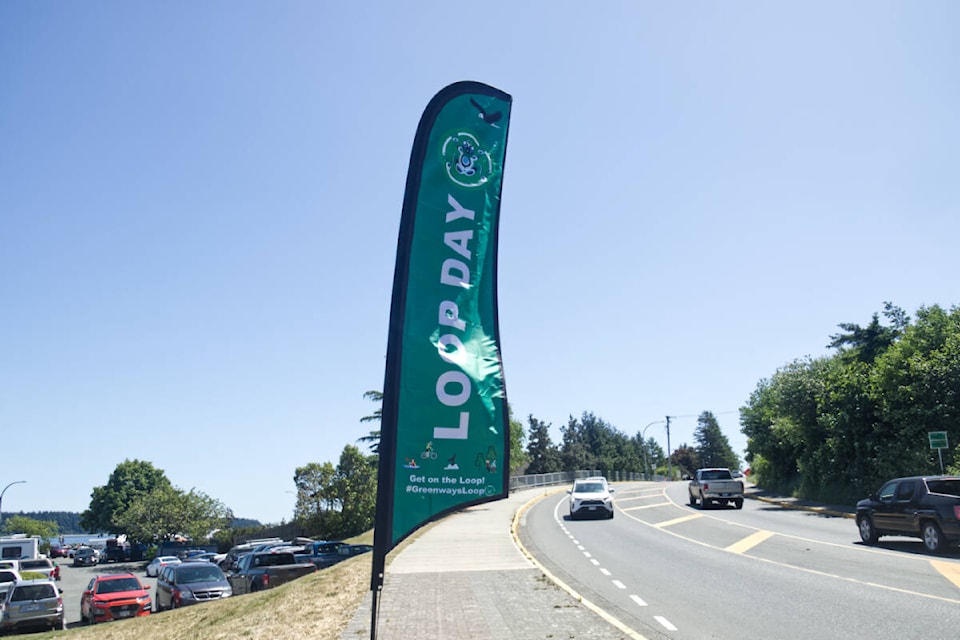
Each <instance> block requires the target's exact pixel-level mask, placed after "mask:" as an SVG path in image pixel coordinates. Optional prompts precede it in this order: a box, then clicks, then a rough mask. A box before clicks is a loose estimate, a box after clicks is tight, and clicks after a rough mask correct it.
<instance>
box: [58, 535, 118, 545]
mask: <svg viewBox="0 0 960 640" xmlns="http://www.w3.org/2000/svg"><path fill="white" fill-rule="evenodd" d="M112 537H113V536H111V535H109V534H106V533H68V534H66V535H62V536H60V537H59V538H56V539H53V540H50V543H51V544H63V545H65V546H68V547H72V546H75V545H78V544H79V545H87V546H90V547H105V546H106V545H107V540H108V539H109V538H112Z"/></svg>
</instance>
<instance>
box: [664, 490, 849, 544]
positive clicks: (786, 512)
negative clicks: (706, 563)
mask: <svg viewBox="0 0 960 640" xmlns="http://www.w3.org/2000/svg"><path fill="white" fill-rule="evenodd" d="M686 485H687V483H685V482H684V483H670V484H665V485H664V495H665V500H668V501H670V502H672V503H674V504H676V505H677V506H680V507H683V508H685V509H687V510H689V511H691V512H697V513H704V514H709V515H710V516H712V517H715V518H718V519H721V520H726V521H727V522H733V523H737V524H743V525H747V526H752V527H756V528H757V529H764V530H771V531H776V532H778V533H785V534H789V535H795V536H800V537H804V536H812V537H816V538H817V539H819V540H823V541H826V542H833V543H835V544H853V543H855V542H857V541H859V540H860V534H859V533H858V531H857V525H856V523H855V521H854V520H853V519H852V518H848V517H844V516H840V515H832V514H829V513H823V512H814V511H806V510H802V509H791V508H787V507H784V506H782V505H779V504H772V503H770V502H764V501H761V500H751V499H747V500H744V504H743V509H740V510H737V509H733V508H732V507H729V508H728V507H720V508H710V509H701V508H699V507H691V506H689V505H688V504H687V496H688V495H689V494H688V490H687V486H686Z"/></svg>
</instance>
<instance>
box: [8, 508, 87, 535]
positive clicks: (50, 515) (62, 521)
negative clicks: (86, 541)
mask: <svg viewBox="0 0 960 640" xmlns="http://www.w3.org/2000/svg"><path fill="white" fill-rule="evenodd" d="M11 516H23V517H24V518H31V519H33V520H40V521H42V522H53V523H56V525H57V532H58V533H62V534H64V535H67V534H72V533H90V532H89V531H84V530H83V528H82V527H81V526H80V514H79V513H76V512H73V511H20V512H18V513H10V512H9V511H8V512H5V513H4V514H3V519H4V520H5V519H7V518H9V517H11Z"/></svg>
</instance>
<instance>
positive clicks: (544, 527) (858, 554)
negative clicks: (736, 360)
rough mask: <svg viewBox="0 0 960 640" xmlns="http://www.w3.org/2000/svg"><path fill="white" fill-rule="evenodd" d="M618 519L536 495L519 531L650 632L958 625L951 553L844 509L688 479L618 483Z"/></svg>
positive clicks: (948, 632)
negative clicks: (704, 499) (712, 501)
mask: <svg viewBox="0 0 960 640" xmlns="http://www.w3.org/2000/svg"><path fill="white" fill-rule="evenodd" d="M615 487H616V490H617V491H616V494H615V499H616V503H617V513H616V516H615V518H614V519H613V520H596V521H570V520H569V519H568V518H567V502H566V494H565V493H563V492H561V493H558V494H553V495H550V496H548V497H546V498H544V499H542V500H540V501H539V502H538V503H537V504H535V505H534V506H532V507H531V508H530V509H529V510H528V512H527V513H526V515H525V517H524V519H523V522H522V525H521V527H520V530H519V534H520V540H521V542H522V543H523V544H524V546H525V547H526V548H527V550H528V551H530V552H531V553H532V554H533V555H534V557H536V558H537V560H538V561H540V562H541V563H542V564H543V565H544V566H545V567H546V568H547V569H548V570H549V571H550V572H551V573H553V574H554V575H556V576H557V577H558V578H559V579H560V580H562V581H564V582H566V583H567V584H569V585H570V586H571V587H573V588H574V589H575V590H576V591H578V592H579V593H580V594H581V595H582V596H583V597H584V598H586V599H587V600H590V601H591V602H593V603H594V604H597V605H598V606H600V607H602V608H603V609H605V610H606V611H608V612H609V613H610V614H611V615H613V616H614V617H616V618H618V619H619V620H621V621H622V622H624V623H625V624H627V625H628V626H629V627H631V628H633V629H635V630H636V631H637V632H638V633H639V634H640V635H642V636H643V637H646V638H673V639H677V638H682V639H689V640H701V639H703V638H715V639H718V640H728V639H729V640H740V639H742V638H774V639H775V638H788V639H790V640H795V639H796V640H802V639H805V638H810V639H817V640H821V639H822V638H835V637H844V638H870V639H874V640H875V639H884V638H891V639H892V638H896V639H898V640H902V639H906V638H917V639H922V640H932V639H936V638H950V639H955V638H957V637H958V631H957V629H960V587H958V582H960V551H957V550H956V549H952V550H950V551H949V552H948V553H947V554H945V555H942V556H935V557H934V556H929V555H927V554H925V553H923V547H922V544H921V543H920V542H919V540H916V541H915V540H910V539H906V538H901V539H896V538H891V539H889V540H887V539H884V541H883V544H882V545H880V546H877V547H867V546H865V545H863V544H861V543H860V541H859V536H858V534H857V529H856V525H855V524H854V522H853V520H850V519H847V518H840V517H831V516H824V515H821V514H814V513H810V512H806V511H794V510H787V509H783V508H781V507H777V506H775V505H770V504H767V503H763V502H758V501H753V500H748V501H746V503H745V504H744V507H743V509H742V510H736V509H733V508H732V507H729V508H714V509H709V510H701V509H700V508H698V507H690V506H689V505H688V504H687V493H686V491H687V488H686V483H672V484H664V483H623V484H617V485H615Z"/></svg>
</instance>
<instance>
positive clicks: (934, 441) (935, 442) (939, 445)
mask: <svg viewBox="0 0 960 640" xmlns="http://www.w3.org/2000/svg"><path fill="white" fill-rule="evenodd" d="M927 436H928V437H929V438H930V448H931V449H948V448H949V445H947V432H946V431H928V432H927Z"/></svg>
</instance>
